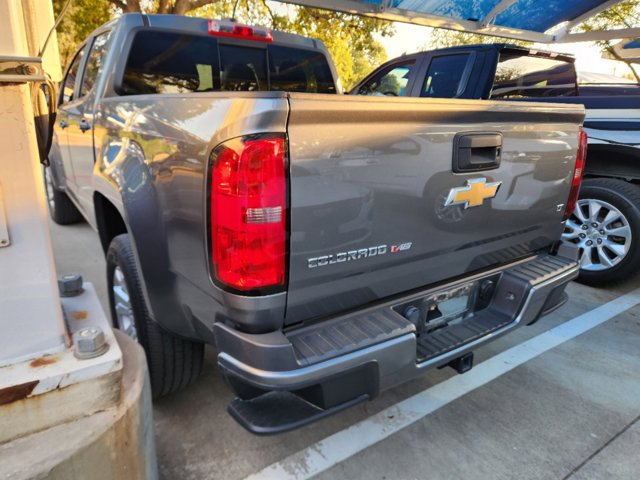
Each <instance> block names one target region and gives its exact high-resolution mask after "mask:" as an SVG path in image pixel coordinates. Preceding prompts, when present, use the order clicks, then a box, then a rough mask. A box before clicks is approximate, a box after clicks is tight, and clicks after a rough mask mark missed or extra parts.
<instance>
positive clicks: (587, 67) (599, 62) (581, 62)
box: [380, 22, 628, 76]
mask: <svg viewBox="0 0 640 480" xmlns="http://www.w3.org/2000/svg"><path fill="white" fill-rule="evenodd" d="M393 24H394V26H395V29H396V33H395V35H393V36H392V37H391V38H380V41H381V43H382V44H383V45H384V47H385V49H386V50H387V55H388V57H389V59H392V58H395V57H399V56H400V55H402V54H403V53H413V52H417V51H420V50H425V48H424V47H425V45H428V43H429V38H430V36H431V29H430V28H429V27H423V26H420V25H411V24H408V23H401V22H393ZM535 48H538V49H540V50H549V51H555V52H559V53H570V54H571V55H573V56H574V57H576V69H577V70H578V71H579V72H593V73H607V74H610V75H618V76H622V75H626V74H627V72H628V69H627V67H626V66H624V65H622V64H621V63H620V62H615V61H612V60H606V59H603V58H601V56H602V53H601V51H600V49H599V48H598V47H597V46H596V45H594V44H593V43H591V42H581V43H565V44H558V45H547V44H536V45H535Z"/></svg>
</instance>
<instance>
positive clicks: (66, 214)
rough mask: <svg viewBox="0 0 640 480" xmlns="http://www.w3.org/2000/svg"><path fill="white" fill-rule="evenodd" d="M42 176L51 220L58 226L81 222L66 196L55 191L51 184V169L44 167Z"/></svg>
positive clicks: (79, 216) (76, 210) (78, 212)
mask: <svg viewBox="0 0 640 480" xmlns="http://www.w3.org/2000/svg"><path fill="white" fill-rule="evenodd" d="M43 176H44V191H45V193H46V195H47V203H48V204H49V215H51V220H53V221H54V222H55V223H57V224H58V225H70V224H72V223H78V222H80V221H82V214H81V213H80V211H79V210H78V209H77V208H76V206H75V205H74V204H73V202H72V201H71V200H70V199H69V197H68V196H67V194H66V193H65V192H61V191H60V190H58V189H56V187H55V186H54V185H53V183H52V182H51V177H50V176H51V167H44V171H43Z"/></svg>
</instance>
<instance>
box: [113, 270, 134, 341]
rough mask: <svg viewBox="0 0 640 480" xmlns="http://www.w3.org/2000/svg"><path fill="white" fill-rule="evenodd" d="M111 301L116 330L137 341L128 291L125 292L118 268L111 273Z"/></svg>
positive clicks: (125, 286) (125, 288)
mask: <svg viewBox="0 0 640 480" xmlns="http://www.w3.org/2000/svg"><path fill="white" fill-rule="evenodd" d="M113 300H114V307H115V311H116V322H117V323H118V329H120V330H122V331H123V332H124V333H126V334H127V335H128V336H130V337H131V338H133V339H134V340H135V341H138V330H137V329H136V323H135V319H134V317H133V308H132V307H131V298H130V296H129V290H127V284H126V282H125V279H124V274H123V273H122V270H121V269H120V267H115V269H114V271H113Z"/></svg>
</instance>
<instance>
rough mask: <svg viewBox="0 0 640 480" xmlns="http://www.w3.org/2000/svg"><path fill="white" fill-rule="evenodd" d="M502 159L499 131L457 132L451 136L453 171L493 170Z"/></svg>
mask: <svg viewBox="0 0 640 480" xmlns="http://www.w3.org/2000/svg"><path fill="white" fill-rule="evenodd" d="M501 159H502V134H501V133H500V132H478V133H476V132H473V133H470V132H466V133H457V134H456V136H455V137H454V138H453V171H454V172H455V173H463V172H480V171H482V170H493V169H494V168H498V167H499V166H500V160H501Z"/></svg>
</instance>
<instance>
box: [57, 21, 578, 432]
mask: <svg viewBox="0 0 640 480" xmlns="http://www.w3.org/2000/svg"><path fill="white" fill-rule="evenodd" d="M336 84H337V82H336V74H335V70H334V67H333V66H332V63H331V60H330V58H329V56H328V54H327V51H326V49H325V48H324V46H323V45H322V44H321V43H320V42H318V41H315V40H311V39H307V38H302V37H299V36H294V35H288V34H284V33H279V32H272V31H269V30H266V29H262V28H254V27H247V26H242V25H237V24H234V23H232V22H228V21H206V20H203V19H196V18H186V17H176V16H163V15H141V14H128V15H123V16H121V17H119V18H118V19H117V20H115V21H112V22H110V23H108V24H106V25H104V26H103V27H101V28H100V29H98V30H97V31H96V32H94V33H93V34H92V35H91V36H90V37H89V39H88V40H87V41H86V43H85V44H84V45H82V46H81V48H80V50H79V52H78V54H77V55H76V57H75V59H74V60H73V61H72V63H71V65H70V67H69V68H68V70H67V72H66V75H65V78H64V80H63V83H62V86H61V93H60V101H59V109H58V117H57V120H56V127H55V138H54V141H53V147H52V150H51V153H50V167H49V168H47V169H46V171H45V174H46V180H47V184H48V198H49V201H50V207H51V215H52V218H53V220H54V221H56V222H58V223H70V222H73V221H76V220H78V219H79V218H80V215H81V216H83V217H84V218H86V219H87V221H88V222H89V223H90V224H91V225H92V226H93V227H94V228H95V229H96V230H97V232H98V234H99V237H100V241H101V243H102V247H103V249H104V252H105V255H106V259H107V279H108V286H109V295H110V298H109V300H110V305H111V314H112V317H113V321H114V324H115V326H117V327H118V328H121V329H122V330H124V331H125V332H126V333H127V334H128V335H130V336H132V337H134V338H136V339H137V340H138V341H139V342H140V343H141V344H142V346H143V347H144V349H145V351H146V353H147V359H148V363H149V369H150V375H151V383H152V389H153V392H154V394H155V395H156V396H157V395H163V394H167V393H170V392H173V391H176V390H178V389H180V388H183V387H185V386H186V385H188V384H189V383H190V382H191V381H192V380H194V379H195V377H196V376H197V375H198V373H199V372H200V369H201V366H202V362H203V349H204V347H203V345H204V344H205V343H207V344H212V345H214V346H215V348H216V350H217V353H218V357H217V358H218V366H219V371H220V372H221V373H222V374H223V375H224V377H225V378H226V380H227V381H228V384H229V385H230V386H231V388H233V390H234V391H235V393H236V394H237V397H236V398H235V399H234V400H233V401H232V403H231V404H230V405H229V412H230V413H231V415H232V416H233V417H234V418H235V419H236V420H238V422H239V423H240V424H242V425H243V426H244V427H246V428H247V429H249V430H250V431H252V432H255V433H262V434H267V433H277V432H281V431H285V430H289V429H293V428H296V427H299V426H301V425H304V424H306V423H309V422H311V421H314V420H317V419H320V418H322V417H324V416H327V415H329V414H332V413H334V412H337V411H340V410H342V409H344V408H347V407H349V406H351V405H354V404H356V403H358V402H362V401H365V400H367V399H372V398H374V397H375V396H376V395H377V394H378V393H379V392H380V391H383V390H385V389H389V388H391V387H393V386H395V385H398V384H400V383H401V382H405V381H407V380H409V379H411V378H413V377H415V376H417V375H420V374H422V373H423V372H425V371H426V370H428V369H430V368H432V367H439V366H444V365H450V366H452V367H454V368H455V369H456V370H458V371H459V372H464V371H466V370H468V369H469V368H471V366H472V363H473V356H472V352H473V350H474V349H476V348H477V347H479V346H481V345H483V344H485V343H487V342H489V341H491V340H493V339H495V338H498V337H499V336H501V335H503V334H505V333H507V332H510V331H511V330H513V329H515V328H517V327H519V326H522V325H528V324H531V323H533V322H535V321H536V320H537V319H538V318H539V317H541V316H542V315H545V314H546V313H548V312H550V311H552V310H553V309H555V308H557V307H558V306H560V305H561V304H562V303H563V302H564V300H565V299H566V294H565V293H564V289H565V286H566V284H567V283H568V282H569V281H570V280H571V279H573V278H575V276H576V275H577V273H578V264H577V262H576V258H577V249H575V248H571V247H570V246H569V247H568V246H562V245H561V244H560V242H559V238H560V235H561V234H562V231H563V229H564V222H565V219H566V218H567V216H568V214H569V213H570V212H571V211H572V209H573V206H572V205H571V202H574V201H575V200H576V198H577V192H578V188H579V185H580V180H581V164H582V163H581V162H582V161H583V160H584V154H585V151H584V148H585V146H586V138H585V135H584V133H583V132H582V131H581V123H582V121H583V118H584V109H583V107H582V106H574V105H550V104H535V103H521V104H515V103H514V104H511V103H510V104H505V103H503V102H491V101H477V100H473V101H466V100H434V99H396V98H369V97H358V96H344V95H337V94H336V93H338V88H337V87H336ZM398 182H400V183H398ZM441 197H445V202H444V204H443V206H442V208H440V215H433V214H432V212H433V204H434V203H435V202H439V201H440V199H441ZM451 219H457V221H455V222H451V221H450V220H451Z"/></svg>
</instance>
